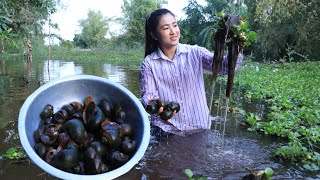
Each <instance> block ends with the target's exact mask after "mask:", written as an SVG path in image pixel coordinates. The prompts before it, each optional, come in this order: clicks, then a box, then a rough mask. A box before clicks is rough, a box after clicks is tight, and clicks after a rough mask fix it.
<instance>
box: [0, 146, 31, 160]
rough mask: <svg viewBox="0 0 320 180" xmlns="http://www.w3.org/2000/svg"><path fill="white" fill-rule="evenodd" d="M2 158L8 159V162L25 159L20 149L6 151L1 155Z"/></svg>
mask: <svg viewBox="0 0 320 180" xmlns="http://www.w3.org/2000/svg"><path fill="white" fill-rule="evenodd" d="M2 157H4V158H7V159H10V160H14V159H15V160H17V159H23V158H25V157H26V153H25V152H24V151H23V149H21V148H15V147H11V148H9V149H7V151H6V153H4V154H3V155H2Z"/></svg>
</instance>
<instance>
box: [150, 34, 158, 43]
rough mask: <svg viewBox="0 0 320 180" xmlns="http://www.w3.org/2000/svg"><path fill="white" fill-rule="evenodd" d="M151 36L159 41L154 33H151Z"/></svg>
mask: <svg viewBox="0 0 320 180" xmlns="http://www.w3.org/2000/svg"><path fill="white" fill-rule="evenodd" d="M150 35H151V37H152V38H153V39H154V40H156V41H157V40H158V38H157V37H156V36H155V35H154V33H153V32H150Z"/></svg>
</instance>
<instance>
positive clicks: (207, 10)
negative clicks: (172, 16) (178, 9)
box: [179, 0, 228, 49]
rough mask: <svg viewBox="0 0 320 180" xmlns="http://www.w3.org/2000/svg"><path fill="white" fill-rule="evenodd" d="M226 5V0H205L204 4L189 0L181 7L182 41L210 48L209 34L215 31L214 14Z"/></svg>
mask: <svg viewBox="0 0 320 180" xmlns="http://www.w3.org/2000/svg"><path fill="white" fill-rule="evenodd" d="M227 7H228V4H227V1H226V0H223V1H222V0H207V4H206V6H202V5H200V4H198V3H197V1H196V0H190V1H189V4H188V6H187V7H185V8H184V9H183V11H184V12H185V13H186V15H187V17H186V19H184V20H182V21H180V22H179V25H180V27H181V30H182V31H181V36H182V42H184V43H189V44H198V45H201V46H204V47H207V48H209V49H211V48H212V42H211V35H212V34H213V33H214V32H215V29H216V27H215V22H214V21H215V19H214V17H215V14H216V13H219V12H221V11H223V10H224V9H226V8H227Z"/></svg>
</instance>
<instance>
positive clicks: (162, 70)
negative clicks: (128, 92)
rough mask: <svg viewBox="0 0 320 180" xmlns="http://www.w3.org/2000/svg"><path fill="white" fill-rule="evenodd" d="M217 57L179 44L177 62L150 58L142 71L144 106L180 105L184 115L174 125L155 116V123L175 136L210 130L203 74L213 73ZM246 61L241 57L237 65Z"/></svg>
mask: <svg viewBox="0 0 320 180" xmlns="http://www.w3.org/2000/svg"><path fill="white" fill-rule="evenodd" d="M212 60H213V53H211V52H210V51H208V50H207V49H205V48H203V47H200V46H197V45H187V44H178V46H177V50H176V54H175V56H174V57H173V60H172V61H171V60H169V59H168V57H166V56H165V55H164V54H163V52H162V51H161V50H160V49H158V50H157V51H155V52H153V53H151V54H150V55H148V56H147V57H146V58H145V59H144V61H143V63H142V67H141V72H140V78H139V80H140V92H141V98H142V99H141V100H142V103H143V105H147V103H148V101H149V100H155V99H161V100H162V101H165V102H171V101H177V102H178V103H179V104H180V111H179V112H178V113H176V114H175V115H174V116H173V117H172V118H171V124H170V123H167V122H164V121H163V120H161V119H160V117H159V115H152V116H151V123H152V124H153V125H155V126H158V127H160V128H161V129H162V130H164V131H166V132H170V133H174V134H180V132H181V131H195V130H199V129H210V127H211V122H209V121H208V115H209V108H208V105H207V100H206V95H205V87H204V80H203V70H204V69H205V70H209V71H211V70H212ZM226 60H227V59H226V57H225V59H224V62H223V63H222V67H223V68H222V72H221V73H222V74H226V72H227V63H226V62H227V61H226ZM241 61H242V55H241V56H239V58H238V61H237V64H239V63H240V62H241Z"/></svg>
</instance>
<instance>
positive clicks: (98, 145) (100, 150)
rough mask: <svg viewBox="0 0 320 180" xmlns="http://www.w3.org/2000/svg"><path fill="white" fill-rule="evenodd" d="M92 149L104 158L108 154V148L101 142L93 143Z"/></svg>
mask: <svg viewBox="0 0 320 180" xmlns="http://www.w3.org/2000/svg"><path fill="white" fill-rule="evenodd" d="M90 147H92V148H93V149H94V150H95V151H96V153H97V155H98V156H100V157H103V156H104V155H105V154H106V152H107V148H106V146H105V145H104V144H103V143H101V142H100V141H93V142H92V143H91V144H90Z"/></svg>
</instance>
